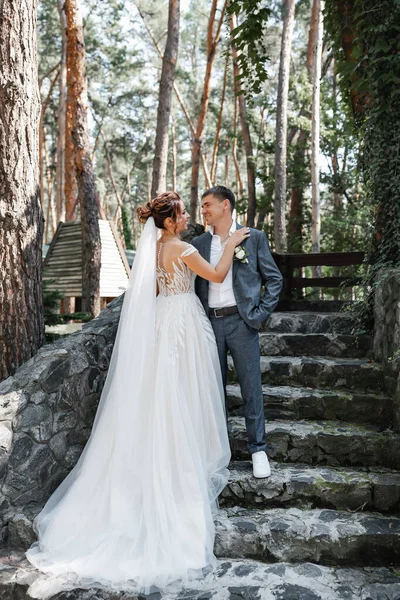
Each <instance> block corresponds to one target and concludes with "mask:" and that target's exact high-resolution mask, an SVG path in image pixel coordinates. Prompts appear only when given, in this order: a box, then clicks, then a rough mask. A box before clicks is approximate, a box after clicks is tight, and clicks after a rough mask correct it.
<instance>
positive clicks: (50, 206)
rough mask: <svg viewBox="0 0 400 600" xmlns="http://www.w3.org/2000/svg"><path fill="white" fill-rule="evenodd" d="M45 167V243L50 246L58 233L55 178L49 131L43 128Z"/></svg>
mask: <svg viewBox="0 0 400 600" xmlns="http://www.w3.org/2000/svg"><path fill="white" fill-rule="evenodd" d="M42 135H43V157H42V159H43V167H44V171H45V173H46V182H47V214H46V221H45V236H44V238H45V241H46V244H48V243H49V242H50V241H51V239H52V238H53V235H54V234H55V232H56V228H57V224H56V214H55V208H54V201H53V183H54V177H53V175H52V173H51V169H50V160H49V152H48V149H47V131H46V127H43V134H42ZM42 207H43V208H42V210H43V211H44V204H43V203H42ZM50 225H51V237H50V234H49V227H50Z"/></svg>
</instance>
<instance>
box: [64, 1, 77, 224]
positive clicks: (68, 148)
mask: <svg viewBox="0 0 400 600" xmlns="http://www.w3.org/2000/svg"><path fill="white" fill-rule="evenodd" d="M61 2H62V0H61ZM62 6H63V12H64V15H65V22H63V21H61V29H62V30H63V28H64V26H65V38H66V67H67V97H66V104H65V155H64V195H65V220H66V221H73V220H74V219H75V214H74V213H75V207H76V204H77V203H76V198H77V178H76V175H77V174H76V167H75V157H74V140H73V139H72V129H73V126H74V119H75V111H76V107H75V106H74V103H75V98H74V91H73V90H72V89H71V87H70V85H69V77H68V76H69V75H70V74H69V73H68V64H69V56H68V54H69V53H70V51H71V41H70V40H69V36H68V23H67V19H66V14H67V0H64V2H62Z"/></svg>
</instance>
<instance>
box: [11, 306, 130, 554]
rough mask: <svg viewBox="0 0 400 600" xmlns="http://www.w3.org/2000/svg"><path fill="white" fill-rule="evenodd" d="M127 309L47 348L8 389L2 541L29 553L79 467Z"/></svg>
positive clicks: (116, 309)
mask: <svg viewBox="0 0 400 600" xmlns="http://www.w3.org/2000/svg"><path fill="white" fill-rule="evenodd" d="M121 305H122V296H121V297H120V298H117V299H116V300H114V301H113V302H112V303H111V304H110V305H109V306H108V307H107V308H106V309H105V310H103V311H102V313H101V314H100V316H99V317H98V318H97V319H94V320H93V321H91V322H90V323H87V324H86V325H84V327H83V330H82V331H81V332H77V333H74V334H72V335H70V336H69V337H68V338H65V339H59V340H57V341H56V342H55V343H54V344H51V345H47V346H44V347H43V348H41V349H40V351H39V352H38V353H37V354H36V355H35V356H34V357H33V358H31V359H30V360H29V361H28V362H26V363H24V364H23V365H22V366H21V367H20V368H19V369H18V370H17V372H16V373H15V375H14V376H13V377H9V378H8V379H6V380H5V381H3V382H2V383H1V384H0V485H1V488H0V490H1V491H0V526H1V532H2V541H3V542H4V541H7V540H8V541H9V542H10V543H11V544H12V545H13V546H14V547H21V546H22V547H27V546H28V545H29V544H30V542H31V541H33V533H32V528H31V521H32V519H33V518H34V516H35V515H36V514H37V513H38V512H39V511H40V510H41V508H42V507H43V505H44V504H45V502H46V501H47V499H48V497H49V496H50V494H51V493H52V492H53V491H54V489H55V488H56V487H57V486H58V485H59V483H60V482H61V481H62V480H63V479H64V478H65V476H66V475H67V474H68V472H69V471H70V470H71V469H72V467H73V466H74V465H75V464H76V462H77V460H78V458H79V456H80V454H81V452H82V449H83V447H84V445H85V443H86V441H87V439H88V437H89V434H90V431H91V427H92V423H93V419H94V415H95V412H96V408H97V404H98V401H99V397H100V393H101V390H102V388H103V385H104V381H105V378H106V374H107V369H108V364H109V360H110V357H111V353H112V348H113V344H114V339H115V335H116V331H117V327H118V321H119V315H120V310H121Z"/></svg>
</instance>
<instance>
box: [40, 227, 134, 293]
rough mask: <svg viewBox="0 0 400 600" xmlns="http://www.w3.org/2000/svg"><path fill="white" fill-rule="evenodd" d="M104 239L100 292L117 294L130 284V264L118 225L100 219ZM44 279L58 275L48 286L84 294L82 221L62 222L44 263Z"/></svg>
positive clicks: (102, 242)
mask: <svg viewBox="0 0 400 600" xmlns="http://www.w3.org/2000/svg"><path fill="white" fill-rule="evenodd" d="M99 227H100V239H101V267H100V296H101V297H102V298H116V297H117V296H120V295H121V294H122V293H123V292H124V291H125V290H126V288H127V287H128V280H129V274H130V270H129V265H128V261H127V260H126V256H125V252H124V250H123V248H122V244H121V242H120V240H119V237H118V234H117V232H116V230H115V227H114V226H113V224H112V223H111V222H110V221H105V220H99ZM43 267H44V272H43V279H55V280H56V282H55V283H52V284H49V286H48V289H49V290H59V291H60V292H61V293H62V294H63V296H64V297H76V298H79V297H82V228H81V223H80V222H79V221H71V222H68V223H59V225H58V227H57V231H56V233H55V234H54V238H53V241H52V242H51V245H50V248H49V249H48V252H47V254H46V258H45V261H44V264H43Z"/></svg>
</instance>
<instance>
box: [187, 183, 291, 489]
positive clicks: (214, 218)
mask: <svg viewBox="0 0 400 600" xmlns="http://www.w3.org/2000/svg"><path fill="white" fill-rule="evenodd" d="M234 208H235V196H234V194H233V192H232V191H231V190H230V189H228V188H226V187H224V186H223V185H218V186H216V187H212V188H210V189H209V190H207V191H206V192H204V194H203V195H202V214H203V216H204V218H205V221H206V223H207V225H208V226H209V231H208V232H206V233H203V235H201V236H199V237H197V238H195V239H194V240H192V244H193V246H195V247H196V248H197V249H198V251H199V253H200V254H201V256H203V257H204V258H205V259H206V260H207V261H208V262H210V263H211V264H212V265H213V266H215V265H216V264H217V263H218V261H219V259H220V258H221V256H222V253H223V251H224V245H225V244H226V242H227V240H228V239H229V236H230V235H232V233H233V232H234V231H235V230H236V229H238V228H240V227H241V225H239V224H238V223H235V222H234V221H233V219H232V212H233V209H234ZM241 248H244V249H245V251H246V255H247V256H243V254H244V253H241V252H240V249H241ZM237 252H238V254H239V257H236V258H234V260H233V264H232V266H231V269H230V271H229V273H228V275H227V276H226V278H225V281H223V283H212V282H208V281H206V280H205V279H202V278H201V277H197V278H196V284H195V285H196V294H197V295H198V296H199V298H200V300H201V302H202V304H203V306H204V309H205V311H206V314H208V315H209V317H210V321H211V324H212V326H213V329H214V333H215V337H216V340H217V346H218V354H219V360H220V363H221V371H222V378H223V382H224V386H225V387H226V379H227V371H228V365H227V353H228V350H229V351H230V353H231V355H232V359H233V363H234V365H235V369H236V371H237V374H238V378H239V384H240V389H241V393H242V397H243V402H244V412H245V421H246V429H247V436H248V443H249V445H248V447H249V451H250V454H251V456H252V463H253V474H254V476H255V477H259V478H261V477H269V475H270V474H271V468H270V465H269V462H268V458H267V455H266V449H267V445H266V441H265V418H264V399H263V393H262V385H261V371H260V342H259V337H258V331H259V329H260V328H261V327H262V325H263V324H264V323H265V322H266V321H267V319H268V317H269V316H270V314H271V313H272V311H273V310H274V308H275V306H276V305H277V302H278V298H279V292H280V291H281V288H282V275H281V273H280V271H279V269H278V268H277V266H276V264H275V262H274V260H273V258H272V256H271V252H270V250H269V246H268V241H267V238H266V236H265V234H264V233H263V232H261V231H259V230H258V229H250V237H249V238H247V239H246V240H245V241H244V242H243V243H242V245H241V247H239V250H238V251H237ZM239 258H240V259H241V260H240V259H239ZM262 285H264V292H263V294H262V295H261V286H262Z"/></svg>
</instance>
